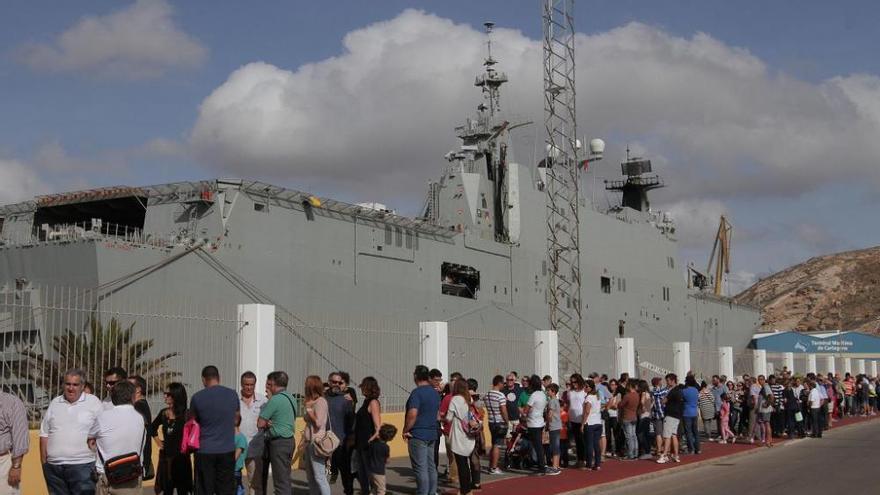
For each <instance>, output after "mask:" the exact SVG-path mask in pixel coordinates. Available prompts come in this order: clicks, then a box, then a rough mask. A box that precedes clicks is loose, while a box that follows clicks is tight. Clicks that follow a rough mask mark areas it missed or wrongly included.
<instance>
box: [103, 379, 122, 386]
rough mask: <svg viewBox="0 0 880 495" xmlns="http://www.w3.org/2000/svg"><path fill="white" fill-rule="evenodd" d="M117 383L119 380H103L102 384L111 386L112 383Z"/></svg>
mask: <svg viewBox="0 0 880 495" xmlns="http://www.w3.org/2000/svg"><path fill="white" fill-rule="evenodd" d="M117 383H119V380H107V381H105V382H104V385H107V386H108V387H112V386H113V385H116V384H117Z"/></svg>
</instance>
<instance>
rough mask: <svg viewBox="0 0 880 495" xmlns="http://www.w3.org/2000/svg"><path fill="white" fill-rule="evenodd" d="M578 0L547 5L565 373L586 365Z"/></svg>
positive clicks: (553, 238) (554, 235) (552, 283)
mask: <svg viewBox="0 0 880 495" xmlns="http://www.w3.org/2000/svg"><path fill="white" fill-rule="evenodd" d="M573 16H574V0H545V1H544V13H543V21H544V22H543V24H544V50H543V53H544V126H545V128H546V132H547V141H546V145H547V146H546V150H547V157H546V158H545V159H544V166H545V168H546V180H545V187H546V190H547V254H548V261H549V265H550V268H549V280H548V291H547V297H548V299H549V300H548V303H549V304H548V305H549V309H550V328H551V329H552V330H556V331H557V332H558V333H559V335H558V337H559V358H560V359H559V366H560V371H561V372H562V373H568V372H573V371H576V370H580V369H582V368H583V366H584V362H583V343H582V341H581V269H580V242H579V208H578V206H579V203H580V191H579V185H578V182H579V181H578V173H579V166H578V164H579V160H578V154H579V148H580V146H579V145H580V143H579V141H578V140H577V119H576V114H575V60H574V17H573Z"/></svg>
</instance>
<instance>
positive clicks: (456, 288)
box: [440, 262, 480, 299]
mask: <svg viewBox="0 0 880 495" xmlns="http://www.w3.org/2000/svg"><path fill="white" fill-rule="evenodd" d="M440 277H441V282H442V283H441V291H442V293H443V294H446V295H448V296H458V297H466V298H468V299H476V298H477V294H478V293H479V292H480V272H479V270H476V269H475V268H473V267H470V266H466V265H459V264H456V263H449V262H444V263H443V264H442V265H441V266H440Z"/></svg>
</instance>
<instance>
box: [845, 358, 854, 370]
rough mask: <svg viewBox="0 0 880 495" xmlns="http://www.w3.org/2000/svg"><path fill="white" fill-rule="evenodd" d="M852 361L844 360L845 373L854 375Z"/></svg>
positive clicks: (849, 359)
mask: <svg viewBox="0 0 880 495" xmlns="http://www.w3.org/2000/svg"><path fill="white" fill-rule="evenodd" d="M852 371H853V370H852V359H851V358H848V357H845V358H843V372H844V373H850V374H852Z"/></svg>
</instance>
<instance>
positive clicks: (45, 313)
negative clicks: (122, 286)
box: [0, 287, 238, 421]
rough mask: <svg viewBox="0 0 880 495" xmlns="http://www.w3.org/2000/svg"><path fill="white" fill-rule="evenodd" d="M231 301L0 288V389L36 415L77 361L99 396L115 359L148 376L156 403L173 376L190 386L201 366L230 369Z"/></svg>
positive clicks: (233, 339) (234, 326)
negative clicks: (217, 303) (206, 303)
mask: <svg viewBox="0 0 880 495" xmlns="http://www.w3.org/2000/svg"><path fill="white" fill-rule="evenodd" d="M235 309H236V308H235V306H233V305H230V306H229V307H200V306H199V305H196V304H188V303H187V301H186V299H185V298H179V297H178V298H174V297H172V296H171V295H170V294H157V295H156V296H155V297H153V298H140V299H131V298H128V297H126V298H125V299H122V298H118V297H116V296H115V295H114V293H112V292H108V293H103V294H101V293H99V292H98V291H96V290H90V289H82V288H75V287H27V288H19V289H10V290H4V291H0V337H2V349H0V352H2V355H3V360H2V375H0V376H2V380H3V384H2V387H3V389H5V390H7V391H9V392H11V393H14V394H16V395H18V396H19V397H20V398H21V399H22V400H23V401H24V402H25V404H26V405H27V406H28V412H29V416H30V418H31V420H32V421H38V420H39V419H40V418H41V415H42V412H43V410H44V409H45V407H46V406H47V404H48V401H49V400H51V398H52V397H55V396H57V395H59V394H61V382H62V379H63V374H64V372H65V371H67V370H68V369H71V368H80V369H82V370H84V371H85V373H86V378H87V381H88V382H89V383H90V384H91V386H92V387H93V389H94V392H95V394H96V395H98V396H101V397H103V396H104V395H105V393H104V387H103V373H104V371H105V370H106V369H108V368H110V367H113V366H119V367H122V368H124V369H125V370H127V372H128V373H129V375H140V376H142V377H144V379H145V380H146V382H147V390H146V394H147V396H148V400H149V401H150V402H151V403H152V404H151V405H152V406H154V407H161V404H162V393H163V392H164V389H165V387H166V386H167V385H168V384H169V383H171V382H174V381H179V382H182V383H184V384H185V385H186V386H187V389H189V390H190V391H194V390H195V388H196V387H201V378H200V375H201V369H202V367H203V366H205V365H207V364H213V365H216V366H217V367H218V368H219V369H220V372H221V375H224V376H229V377H231V376H234V374H235V372H236V357H237V356H236V348H237V345H236V344H237V330H238V328H237V321H236V319H237V318H236V311H235Z"/></svg>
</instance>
